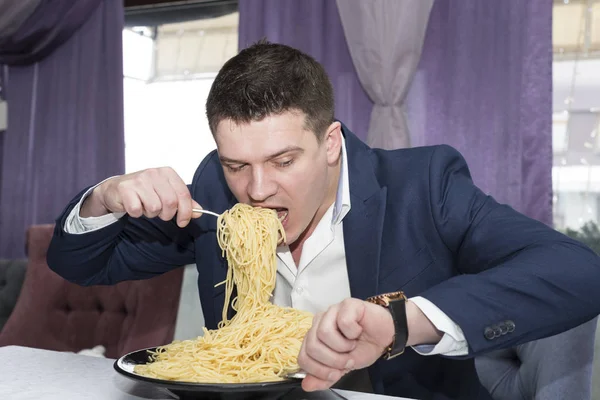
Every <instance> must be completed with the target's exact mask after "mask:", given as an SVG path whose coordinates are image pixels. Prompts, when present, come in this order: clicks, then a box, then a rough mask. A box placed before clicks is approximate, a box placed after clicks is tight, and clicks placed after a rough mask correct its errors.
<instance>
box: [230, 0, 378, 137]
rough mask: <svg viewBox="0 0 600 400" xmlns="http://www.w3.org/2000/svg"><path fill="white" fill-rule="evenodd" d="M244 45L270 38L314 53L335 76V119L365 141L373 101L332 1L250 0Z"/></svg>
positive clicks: (243, 17)
mask: <svg viewBox="0 0 600 400" xmlns="http://www.w3.org/2000/svg"><path fill="white" fill-rule="evenodd" d="M239 3H240V4H239V12H240V26H239V47H240V49H243V48H245V47H248V46H249V45H251V44H252V43H254V42H256V41H258V40H260V39H261V38H263V37H266V38H267V39H268V40H270V41H272V42H277V43H282V44H287V45H289V46H292V47H295V48H297V49H300V50H302V51H303V52H305V53H307V54H310V55H311V56H312V57H314V58H315V59H316V60H317V61H319V62H320V63H321V64H323V66H324V67H325V69H326V70H327V73H328V74H329V77H330V79H331V82H332V84H333V88H334V93H335V116H336V118H338V119H340V120H341V121H342V122H343V123H344V124H346V125H347V126H348V127H349V128H350V129H351V130H352V131H353V132H354V133H355V134H356V135H357V136H359V137H360V138H361V139H363V140H365V139H366V137H367V131H368V129H369V118H370V116H371V109H372V108H373V103H372V102H371V100H370V99H369V97H368V96H367V94H366V93H365V91H364V89H363V88H362V86H361V84H360V81H359V80H358V76H357V74H356V70H355V69H354V65H353V64H352V58H351V57H350V52H349V51H348V45H347V44H346V39H345V36H344V30H343V28H342V23H341V21H340V16H339V13H338V9H337V5H336V2H335V1H332V0H302V1H298V0H244V1H240V2H239Z"/></svg>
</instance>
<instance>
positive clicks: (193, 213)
mask: <svg viewBox="0 0 600 400" xmlns="http://www.w3.org/2000/svg"><path fill="white" fill-rule="evenodd" d="M192 208H195V209H200V210H204V208H202V206H201V205H200V204H198V203H197V202H196V200H194V199H192ZM201 216H202V213H199V212H192V218H200V217H201Z"/></svg>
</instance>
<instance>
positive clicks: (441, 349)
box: [409, 296, 469, 356]
mask: <svg viewBox="0 0 600 400" xmlns="http://www.w3.org/2000/svg"><path fill="white" fill-rule="evenodd" d="M409 300H410V301H412V302H413V303H414V304H415V305H416V306H417V307H419V309H420V310H421V311H422V312H423V314H425V316H426V317H427V318H428V319H429V320H430V321H431V323H432V324H433V325H434V326H435V327H436V329H437V330H439V331H441V332H443V333H444V336H442V339H441V340H440V341H439V342H438V343H437V344H436V345H432V344H429V345H428V344H424V345H418V346H412V348H413V350H415V351H416V352H417V353H419V354H420V355H423V356H432V355H436V354H440V355H444V356H466V355H467V354H469V345H468V343H467V339H466V338H465V335H464V333H463V331H462V329H461V328H460V326H458V325H457V324H456V323H455V322H454V321H452V320H451V319H450V318H449V317H448V316H447V315H446V314H445V313H444V312H443V311H442V310H440V309H439V308H438V307H437V306H436V305H435V304H433V303H432V302H431V301H429V300H427V299H426V298H424V297H419V296H417V297H413V298H410V299H409Z"/></svg>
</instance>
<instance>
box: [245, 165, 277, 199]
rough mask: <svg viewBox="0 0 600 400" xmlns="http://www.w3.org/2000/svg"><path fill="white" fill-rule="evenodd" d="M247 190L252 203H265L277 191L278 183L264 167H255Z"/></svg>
mask: <svg viewBox="0 0 600 400" xmlns="http://www.w3.org/2000/svg"><path fill="white" fill-rule="evenodd" d="M247 192H248V197H249V198H250V200H251V201H252V203H263V202H265V201H266V200H267V199H269V198H270V197H271V196H273V195H275V193H277V183H276V182H275V181H274V180H273V178H272V177H270V176H269V174H268V173H266V172H265V170H264V169H263V168H260V167H258V168H253V169H252V177H251V178H250V182H249V183H248V190H247Z"/></svg>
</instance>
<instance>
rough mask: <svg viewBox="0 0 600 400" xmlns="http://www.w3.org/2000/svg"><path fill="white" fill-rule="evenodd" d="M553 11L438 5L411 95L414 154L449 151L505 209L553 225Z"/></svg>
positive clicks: (514, 5)
mask: <svg viewBox="0 0 600 400" xmlns="http://www.w3.org/2000/svg"><path fill="white" fill-rule="evenodd" d="M551 41H552V2H551V1H549V0H530V1H479V0H464V1H463V0H461V1H452V0H436V1H435V3H434V5H433V9H432V11H431V15H430V20H429V25H428V28H427V34H426V39H425V44H424V47H423V53H422V57H421V62H420V65H419V70H418V72H417V74H416V76H415V78H414V81H413V86H412V88H411V92H410V94H409V100H408V102H409V125H410V130H411V140H412V144H413V145H414V146H418V145H431V144H439V143H447V144H450V145H452V146H454V147H456V148H457V149H458V150H459V151H461V152H462V153H463V155H464V156H465V158H466V159H467V162H468V163H469V166H470V168H471V172H472V175H473V179H474V181H475V183H476V184H477V185H478V186H479V187H481V188H482V189H483V190H484V191H485V192H487V193H490V194H491V195H493V196H494V197H495V198H496V199H497V200H499V201H501V202H504V203H508V204H510V205H511V206H513V207H514V208H515V209H517V210H518V211H521V212H523V213H524V214H526V215H528V216H530V217H532V218H535V219H538V220H540V221H542V222H544V223H546V224H548V225H551V223H552V128H551V122H552V43H551Z"/></svg>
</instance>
